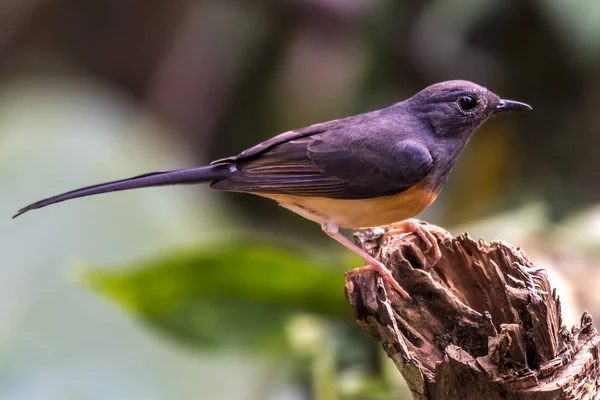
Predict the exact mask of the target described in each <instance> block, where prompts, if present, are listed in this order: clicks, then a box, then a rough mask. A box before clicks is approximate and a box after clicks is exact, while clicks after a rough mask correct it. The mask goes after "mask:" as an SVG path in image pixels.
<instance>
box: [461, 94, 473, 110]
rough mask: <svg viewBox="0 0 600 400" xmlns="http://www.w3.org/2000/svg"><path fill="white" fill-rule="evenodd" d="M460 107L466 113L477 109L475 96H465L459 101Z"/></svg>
mask: <svg viewBox="0 0 600 400" xmlns="http://www.w3.org/2000/svg"><path fill="white" fill-rule="evenodd" d="M458 105H459V106H460V108H462V109H463V110H465V111H471V110H473V109H474V108H475V107H477V99H476V98H475V97H473V96H463V97H461V98H460V99H458Z"/></svg>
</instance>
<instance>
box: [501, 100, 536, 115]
mask: <svg viewBox="0 0 600 400" xmlns="http://www.w3.org/2000/svg"><path fill="white" fill-rule="evenodd" d="M531 110H533V108H531V106H530V105H529V104H525V103H521V102H520V101H514V100H504V99H501V100H500V103H499V104H498V105H497V106H496V112H497V113H501V112H517V111H531Z"/></svg>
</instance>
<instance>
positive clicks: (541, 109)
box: [0, 0, 600, 400]
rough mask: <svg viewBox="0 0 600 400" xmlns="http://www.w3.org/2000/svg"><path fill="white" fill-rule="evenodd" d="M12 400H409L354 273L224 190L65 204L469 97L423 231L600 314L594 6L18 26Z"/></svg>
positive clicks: (5, 208) (572, 313)
mask: <svg viewBox="0 0 600 400" xmlns="http://www.w3.org/2000/svg"><path fill="white" fill-rule="evenodd" d="M0 26H2V29H1V30H0V166H1V168H0V182H1V185H0V187H1V190H2V196H0V215H2V218H3V222H2V223H1V224H0V242H1V243H2V244H1V247H0V250H1V253H2V258H1V261H2V262H1V263H0V268H1V269H0V271H1V275H0V276H1V278H0V399H2V400H24V399H25V400H29V399H34V400H37V399H52V400H54V399H60V400H62V399H124V400H135V399H144V400H148V399H150V400H152V399H157V400H158V399H161V400H162V399H184V400H186V399H290V400H292V399H293V400H296V399H317V400H330V399H388V398H401V399H408V398H409V396H408V394H407V391H406V388H405V387H404V385H403V382H402V380H401V378H400V377H399V375H398V373H397V372H396V371H395V369H394V367H393V365H392V364H391V362H390V361H389V360H387V359H386V357H385V355H384V354H383V352H382V351H381V350H380V349H379V346H378V345H377V344H376V343H375V342H374V341H373V340H372V339H371V338H370V337H369V336H368V335H367V334H366V333H364V332H362V331H361V330H360V329H359V328H358V327H357V326H356V325H355V324H354V322H353V318H352V310H351V309H350V307H349V306H348V305H347V304H346V300H345V298H344V295H343V272H344V271H345V270H348V269H350V268H353V267H357V266H360V265H361V263H360V260H358V259H357V258H356V257H354V256H352V255H351V254H349V253H348V252H346V251H344V250H343V248H341V246H340V245H338V244H337V243H335V242H333V241H332V240H330V239H328V238H327V237H326V236H325V235H324V234H322V232H321V230H320V228H319V227H318V226H317V225H315V224H313V223H310V222H307V221H304V220H302V218H300V217H298V216H296V215H293V214H291V213H290V212H288V211H286V210H283V209H281V208H278V207H277V205H276V204H274V203H272V202H270V201H268V200H265V199H260V198H253V197H252V196H248V195H240V194H238V195H236V194H226V193H215V192H211V191H210V190H209V189H208V188H207V187H177V188H159V189H146V190H140V191H135V192H130V193H118V194H111V195H106V196H99V197H95V198H89V199H85V200H77V201H74V202H69V203H65V204H61V205H57V206H54V207H51V208H48V209H44V210H42V211H37V212H34V213H32V214H28V215H26V216H24V217H22V218H20V219H17V220H14V221H9V217H10V216H11V215H12V214H14V212H15V211H16V210H17V209H18V208H20V207H21V206H23V205H26V204H28V203H30V202H32V201H34V200H38V199H39V198H42V197H46V196H48V195H52V194H56V193H58V192H62V191H66V190H70V189H74V188H77V187H80V186H85V185H88V184H91V183H98V182H102V181H107V180H111V179H118V178H122V177H128V176H131V175H135V174H140V173H144V172H149V171H154V170H164V169H171V168H183V167H189V166H195V165H200V164H204V163H207V162H209V161H210V160H212V159H214V158H218V157H223V156H228V155H232V154H236V153H238V152H239V151H241V150H243V149H244V148H246V147H247V146H250V145H253V144H255V143H257V142H258V141H261V140H264V139H267V138H269V137H271V136H273V135H275V134H277V133H279V132H282V131H285V130H289V129H293V128H297V127H300V126H303V125H308V124H312V123H317V122H322V121H325V120H329V119H334V118H340V117H343V116H347V115H350V114H356V113H360V112H364V111H368V110H373V109H377V108H382V107H385V106H387V105H389V104H391V103H394V102H397V101H400V100H403V99H405V98H406V97H409V96H410V95H412V94H414V93H415V92H416V91H418V90H420V89H421V88H423V87H425V86H427V85H429V84H431V83H434V82H436V81H441V80H446V79H468V80H473V81H475V82H477V83H479V84H482V85H484V86H487V87H488V88H489V89H491V90H493V91H494V92H496V93H498V94H500V95H501V96H503V97H506V98H509V99H515V100H521V101H524V102H527V103H529V104H531V105H533V107H534V112H533V113H528V114H523V115H518V116H516V115H511V116H506V117H503V118H498V119H495V120H493V121H491V122H489V123H487V124H486V125H485V126H484V127H483V128H482V129H481V130H480V131H479V133H478V134H477V135H476V136H475V138H474V139H473V140H472V142H471V143H470V145H469V147H468V148H467V150H466V152H465V154H464V156H463V157H462V159H461V160H460V162H459V164H458V165H457V167H456V168H455V171H454V173H453V175H452V176H451V178H450V181H449V183H448V185H447V187H446V189H445V190H444V192H443V193H442V195H441V196H440V197H439V199H438V200H437V202H436V203H435V204H434V205H433V206H432V207H431V208H430V209H429V210H427V211H426V212H425V213H424V214H423V215H422V218H424V219H426V220H428V221H429V222H432V223H436V224H440V225H443V226H445V227H446V228H449V229H451V230H452V232H453V233H454V234H459V233H461V232H462V231H463V230H469V232H470V233H471V234H472V236H475V237H478V236H483V237H485V238H486V239H487V240H492V239H504V240H507V241H510V242H512V243H513V244H514V245H517V246H521V247H522V248H524V249H525V251H526V252H527V253H528V254H529V255H530V257H531V258H532V259H533V260H534V261H535V262H537V263H540V264H543V265H544V266H547V267H548V270H549V273H550V275H551V278H552V279H553V281H554V283H555V285H556V286H557V287H558V291H559V294H561V298H562V299H563V308H564V310H565V314H566V315H565V318H566V321H567V322H568V323H574V322H576V321H577V316H578V315H580V314H581V312H582V311H583V309H588V310H589V311H590V312H591V313H592V315H594V316H598V315H600V294H598V293H597V291H594V290H592V289H591V288H594V287H595V286H596V285H597V284H598V283H600V274H599V273H598V272H597V268H595V264H597V260H598V256H600V251H599V247H598V244H599V243H600V208H598V206H597V205H596V203H597V202H598V200H599V199H600V185H599V184H598V182H599V180H600V157H599V156H598V152H599V151H600V112H599V111H600V2H598V1H597V0H528V1H525V0H510V1H508V0H464V1H454V2H451V1H446V0H437V1H392V0H271V1H267V0H262V1H260V0H255V1H242V0H211V1H200V0H198V1H184V0H172V1H166V0H145V1H142V0H103V1H100V0H21V1H20V2H19V1H3V2H0Z"/></svg>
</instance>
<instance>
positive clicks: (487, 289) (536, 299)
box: [346, 228, 600, 400]
mask: <svg viewBox="0 0 600 400" xmlns="http://www.w3.org/2000/svg"><path fill="white" fill-rule="evenodd" d="M383 232H384V231H383V230H382V229H381V228H376V229H371V230H367V231H362V232H359V233H357V234H355V239H356V241H357V243H358V244H359V245H361V246H362V247H363V248H364V249H365V250H367V251H368V252H369V253H371V254H372V255H373V256H375V257H376V258H378V259H379V260H381V261H382V262H383V263H384V264H385V265H386V266H387V267H388V268H389V269H390V270H391V272H392V275H393V276H394V279H396V280H397V281H398V282H399V283H400V285H401V286H402V287H404V288H405V289H406V290H407V292H408V293H409V294H410V295H411V296H412V299H411V300H405V299H403V298H402V297H401V296H399V295H398V294H397V293H396V292H395V291H393V290H392V289H391V288H390V287H389V286H388V284H387V283H386V282H385V281H384V280H383V279H382V278H381V277H380V276H379V275H378V274H377V273H374V272H364V273H360V274H356V275H347V276H346V296H347V297H348V300H349V301H350V303H351V305H352V307H353V308H354V313H355V317H356V320H357V322H358V324H359V325H360V326H362V327H363V328H364V329H366V330H367V331H368V332H370V333H371V335H373V336H374V337H375V339H376V340H378V341H380V342H381V343H382V345H383V348H384V350H385V352H386V353H387V354H388V356H389V357H390V358H391V359H392V360H393V361H394V363H395V364H396V366H397V368H398V370H399V371H400V373H401V374H402V375H403V377H404V378H405V380H406V381H407V383H408V386H409V388H410V390H411V391H412V393H413V397H414V398H415V399H418V400H424V399H427V400H442V399H443V400H454V399H456V400H470V399H473V400H483V399H485V400H496V399H498V400H500V399H511V400H517V399H518V400H525V399H536V400H549V399H600V391H599V390H598V388H599V383H600V382H599V378H600V368H599V364H598V363H599V355H600V335H598V332H597V331H596V329H595V328H594V327H593V326H592V318H591V316H590V315H589V314H588V313H587V312H584V313H583V315H582V317H581V324H580V326H579V327H573V328H571V329H570V330H569V329H567V327H565V326H563V324H562V320H561V307H560V299H559V297H558V296H557V294H556V291H554V290H552V288H551V287H550V283H549V281H548V278H547V276H546V273H545V271H544V269H542V268H540V267H536V266H534V265H533V264H532V263H531V261H529V260H528V259H527V257H526V256H525V254H523V252H522V251H521V250H520V249H518V248H515V247H513V246H511V245H509V244H506V243H503V242H492V243H491V244H487V243H485V242H484V241H483V240H480V241H478V242H476V241H474V240H473V239H471V238H470V237H469V236H468V234H463V235H462V236H459V237H457V238H453V239H450V238H448V239H445V240H443V241H442V240H440V242H439V244H440V248H441V251H442V258H441V259H440V260H439V261H438V262H437V263H433V262H432V259H433V256H432V254H430V253H431V252H428V251H426V250H425V249H424V245H423V243H422V241H421V239H420V238H419V237H418V236H417V235H414V234H410V235H407V236H404V237H388V238H385V239H382V237H383ZM382 241H383V243H381V242H382ZM433 264H435V265H433Z"/></svg>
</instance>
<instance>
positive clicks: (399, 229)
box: [383, 218, 452, 265]
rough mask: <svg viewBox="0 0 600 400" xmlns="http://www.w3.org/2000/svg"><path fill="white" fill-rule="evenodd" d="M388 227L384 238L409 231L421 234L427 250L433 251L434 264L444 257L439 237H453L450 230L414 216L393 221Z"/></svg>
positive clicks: (420, 236)
mask: <svg viewBox="0 0 600 400" xmlns="http://www.w3.org/2000/svg"><path fill="white" fill-rule="evenodd" d="M388 227H389V228H390V229H389V230H388V231H387V232H386V233H385V234H384V235H383V238H384V239H387V238H388V237H391V236H398V235H407V234H409V233H414V234H416V235H417V236H419V238H421V240H422V241H423V243H425V247H426V250H427V251H433V264H434V265H435V264H436V263H437V262H438V261H439V260H440V258H442V251H441V249H440V245H439V243H438V238H439V239H441V240H444V239H446V238H448V237H452V235H451V234H450V232H448V231H447V230H445V229H444V228H440V227H439V226H436V225H431V224H428V223H427V222H425V221H420V220H418V219H414V218H411V219H407V220H405V221H402V222H396V223H393V224H391V225H388Z"/></svg>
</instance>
